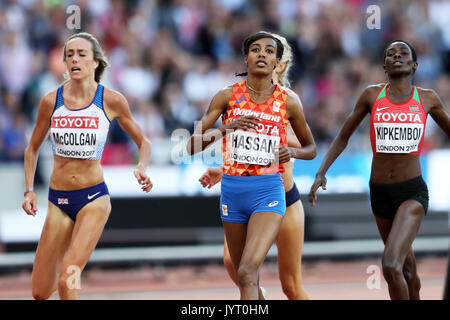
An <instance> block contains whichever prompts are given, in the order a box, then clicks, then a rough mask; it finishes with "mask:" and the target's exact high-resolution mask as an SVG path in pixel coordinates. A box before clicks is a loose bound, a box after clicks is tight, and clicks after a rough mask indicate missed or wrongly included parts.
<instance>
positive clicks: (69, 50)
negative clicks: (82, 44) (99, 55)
mask: <svg viewBox="0 0 450 320" xmlns="http://www.w3.org/2000/svg"><path fill="white" fill-rule="evenodd" d="M69 51H75V49H67V52H69ZM76 51H78V52H80V51H87V50H86V49H77V50H76Z"/></svg>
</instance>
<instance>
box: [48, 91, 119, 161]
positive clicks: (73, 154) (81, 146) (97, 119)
mask: <svg viewBox="0 0 450 320" xmlns="http://www.w3.org/2000/svg"><path fill="white" fill-rule="evenodd" d="M63 89H64V86H61V87H59V88H58V91H57V93H56V103H55V107H54V109H53V114H52V117H51V127H50V138H51V141H52V148H53V154H56V155H58V156H61V157H66V158H76V159H85V160H100V159H101V158H102V153H103V147H104V146H105V143H106V138H107V137H108V130H109V125H110V123H111V121H110V120H109V119H108V117H107V116H106V114H105V110H104V109H103V92H104V87H103V86H102V85H101V84H98V86H97V91H96V92H95V97H94V100H93V101H92V102H91V103H90V104H89V105H88V106H87V107H85V108H82V109H76V110H73V109H69V108H67V107H66V106H65V105H64V99H63Z"/></svg>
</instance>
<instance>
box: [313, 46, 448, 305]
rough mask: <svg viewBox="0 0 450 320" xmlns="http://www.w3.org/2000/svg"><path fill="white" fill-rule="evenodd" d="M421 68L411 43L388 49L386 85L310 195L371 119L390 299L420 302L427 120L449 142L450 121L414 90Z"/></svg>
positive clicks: (353, 118)
mask: <svg viewBox="0 0 450 320" xmlns="http://www.w3.org/2000/svg"><path fill="white" fill-rule="evenodd" d="M417 66H418V64H417V56H416V53H415V51H414V49H413V48H412V46H411V45H409V44H408V43H407V42H405V41H401V40H398V41H394V42H392V43H391V44H389V45H388V46H387V47H386V50H385V52H384V69H385V71H386V74H387V76H388V82H387V84H378V85H373V86H369V87H367V88H366V89H365V90H364V92H363V93H362V95H361V96H360V98H359V100H358V101H357V103H356V106H355V109H354V110H353V112H352V113H351V114H350V116H349V117H348V118H347V120H346V121H345V123H344V125H343V127H342V129H341V131H340V132H339V134H338V135H337V137H336V138H335V140H334V141H333V143H332V144H331V146H330V148H329V149H328V152H327V154H326V155H325V158H324V159H323V161H322V165H321V166H320V168H319V170H318V172H317V174H316V179H315V181H314V183H313V185H312V186H311V191H310V193H309V200H310V202H311V203H312V204H314V203H315V201H316V198H317V196H316V192H317V189H318V188H319V187H320V186H321V187H322V189H324V190H325V189H326V182H327V180H326V178H325V174H326V172H327V170H328V168H329V167H330V166H331V164H332V163H333V162H334V161H335V160H336V158H337V157H338V156H339V155H340V154H341V152H342V151H343V150H344V148H345V147H346V145H347V142H348V140H349V138H350V136H351V135H352V134H353V132H354V131H355V130H356V128H357V127H358V125H359V124H360V123H361V121H362V120H363V119H364V118H365V116H366V115H367V114H368V113H371V124H370V130H371V139H372V147H373V151H374V153H373V161H372V171H371V175H370V183H369V185H370V200H371V205H372V211H373V213H374V215H375V220H376V223H377V226H378V230H379V232H380V235H381V238H382V239H383V242H384V244H385V249H384V253H383V258H382V266H383V275H384V277H385V279H386V281H387V283H388V286H389V294H390V297H391V299H420V295H419V290H420V280H419V277H418V275H417V270H416V263H415V258H414V253H413V250H412V248H411V245H412V243H413V241H414V238H415V237H416V234H417V232H418V230H419V227H420V224H421V222H422V220H423V218H424V216H425V214H426V211H427V208H428V189H427V186H426V184H425V182H424V181H423V179H422V176H421V173H422V172H421V168H420V161H419V153H420V149H421V146H422V141H423V136H424V130H425V121H426V114H430V115H431V117H432V118H433V119H434V120H435V121H436V123H437V124H438V125H439V127H441V128H442V130H443V131H444V132H445V133H446V134H447V136H449V137H450V118H449V115H448V113H447V112H446V110H445V109H444V107H443V105H442V101H441V99H440V98H439V96H438V95H437V94H436V92H434V91H433V90H430V89H422V88H417V87H415V86H413V85H412V78H413V75H414V72H415V71H416V69H417Z"/></svg>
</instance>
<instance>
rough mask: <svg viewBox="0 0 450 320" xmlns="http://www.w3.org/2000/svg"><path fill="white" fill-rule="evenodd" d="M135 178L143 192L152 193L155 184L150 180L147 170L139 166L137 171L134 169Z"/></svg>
mask: <svg viewBox="0 0 450 320" xmlns="http://www.w3.org/2000/svg"><path fill="white" fill-rule="evenodd" d="M134 176H135V177H136V179H137V181H138V182H139V184H140V185H141V186H142V187H141V188H142V191H144V192H147V193H148V192H150V190H151V189H152V188H153V183H152V182H151V181H150V178H149V177H148V176H147V174H146V173H145V170H144V169H143V168H142V167H141V166H139V165H138V166H137V167H136V169H134Z"/></svg>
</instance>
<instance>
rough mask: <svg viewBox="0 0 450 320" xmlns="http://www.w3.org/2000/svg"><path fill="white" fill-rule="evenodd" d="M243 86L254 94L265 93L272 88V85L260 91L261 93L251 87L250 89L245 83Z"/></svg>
mask: <svg viewBox="0 0 450 320" xmlns="http://www.w3.org/2000/svg"><path fill="white" fill-rule="evenodd" d="M245 86H246V87H247V88H249V89H250V90H252V91H253V92H254V93H264V92H266V91H267V90H269V89H272V88H273V84H272V85H271V86H270V87H269V88H267V89H264V90H261V91H258V90H255V89H253V88H252V87H250V86H249V85H248V83H245Z"/></svg>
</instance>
